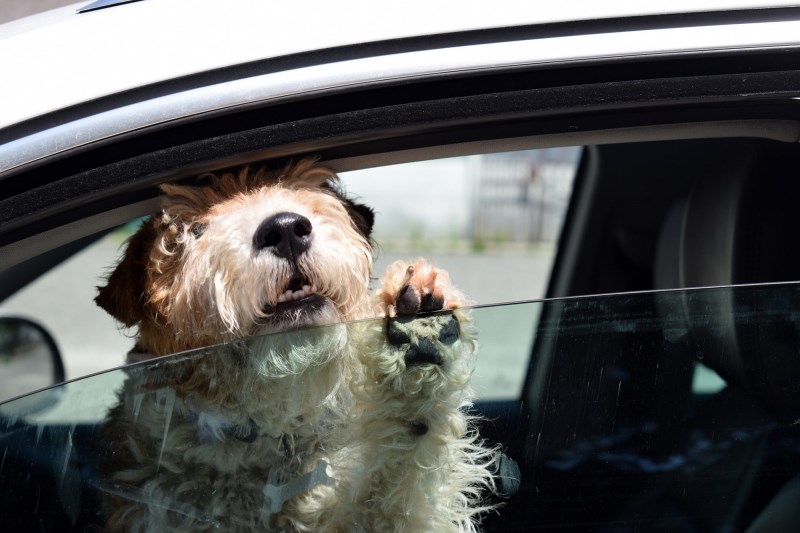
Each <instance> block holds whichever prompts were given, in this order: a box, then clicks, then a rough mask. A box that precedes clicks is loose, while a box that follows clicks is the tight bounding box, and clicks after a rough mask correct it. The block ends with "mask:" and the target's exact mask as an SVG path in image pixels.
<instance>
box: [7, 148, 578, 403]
mask: <svg viewBox="0 0 800 533" xmlns="http://www.w3.org/2000/svg"><path fill="white" fill-rule="evenodd" d="M580 153H581V149H580V148H577V147H571V148H555V149H543V150H529V151H522V152H511V153H503V154H486V155H478V156H471V157H456V158H448V159H440V160H433V161H423V162H416V163H409V164H402V165H392V166H386V167H379V168H373V169H367V170H360V171H353V172H343V173H341V178H342V181H343V183H344V185H345V188H346V189H347V191H348V193H350V194H352V195H354V196H356V197H359V198H361V200H362V201H363V202H364V203H366V204H367V205H370V206H371V207H373V208H374V209H375V211H376V226H375V232H374V240H375V241H376V243H377V247H376V250H375V256H376V260H375V264H374V268H373V277H374V278H375V280H374V281H373V285H376V282H377V280H378V279H379V278H380V276H381V275H382V273H383V272H384V270H385V269H386V267H387V266H388V265H389V264H390V263H392V262H394V261H395V260H397V259H413V258H415V257H418V256H423V257H425V258H427V259H429V260H431V261H433V263H434V264H436V265H437V266H439V267H441V268H444V269H446V270H448V271H449V272H450V275H451V278H452V279H453V281H454V283H456V284H457V285H458V286H459V288H460V289H461V290H462V291H463V292H465V293H466V294H467V295H468V297H469V298H471V299H472V300H473V301H475V302H476V303H480V304H488V303H495V302H506V301H520V300H529V299H533V298H541V297H543V296H544V292H545V289H546V284H547V281H548V279H549V276H550V269H551V267H552V262H553V257H554V254H555V249H556V242H557V239H558V236H559V232H560V228H561V225H562V222H563V219H564V216H565V213H566V207H567V203H568V201H569V197H570V193H571V191H572V182H573V179H574V177H575V173H576V170H577V164H578V159H579V157H580ZM136 224H137V222H132V223H131V224H129V225H128V226H125V227H124V228H121V229H119V230H117V231H115V232H113V233H110V234H109V235H107V236H106V237H104V238H102V239H100V240H99V241H97V242H96V243H94V244H92V245H90V246H89V247H87V248H86V249H84V250H83V251H81V252H79V253H78V254H76V255H75V256H73V257H72V258H70V259H69V260H67V261H65V262H64V263H63V264H61V265H58V266H57V267H55V268H53V269H52V270H51V271H50V272H47V273H46V274H45V275H43V276H41V277H40V278H39V279H37V280H36V281H34V282H33V283H31V284H29V285H28V286H27V287H25V288H23V289H22V290H20V291H19V292H17V293H16V294H14V295H13V296H12V297H11V298H8V299H7V300H5V301H4V302H2V304H0V311H2V312H5V313H8V314H18V315H22V316H26V317H30V318H33V319H35V320H37V321H39V322H40V323H41V324H42V325H43V326H44V327H45V328H46V329H48V330H49V331H50V332H51V333H52V335H53V336H54V338H55V341H56V343H57V344H58V346H59V347H60V349H61V351H62V353H63V358H64V366H65V370H66V376H67V378H68V379H70V378H76V377H79V376H84V375H87V374H91V373H93V372H98V371H102V370H106V369H108V368H113V367H115V366H118V365H121V364H123V362H124V358H125V354H126V353H127V352H128V350H130V349H131V347H132V345H133V342H134V341H133V337H134V336H135V331H133V330H124V329H120V327H119V325H118V324H116V323H115V322H114V320H113V319H112V318H111V317H110V316H108V315H107V314H106V313H105V312H104V311H102V310H101V309H100V308H98V307H97V306H96V305H95V303H94V301H93V299H94V297H95V287H96V286H97V285H100V284H101V282H102V280H103V278H104V276H105V275H107V273H108V272H109V271H110V270H111V268H112V267H113V266H114V264H115V263H116V261H117V260H118V257H119V255H120V254H121V252H122V246H123V243H124V242H125V239H126V238H127V237H129V236H130V235H131V234H132V233H133V231H134V230H135V228H136ZM508 279H515V280H516V281H515V282H514V283H508ZM534 318H535V317H534V316H533V315H530V314H529V316H524V317H523V316H522V315H518V316H514V317H513V319H512V322H511V323H513V324H517V325H518V327H519V328H520V329H521V330H525V331H528V332H529V337H528V338H526V339H524V340H520V341H519V342H520V347H522V346H525V347H526V348H527V349H530V346H531V344H530V342H531V339H532V335H533V333H532V331H533V327H532V326H533V324H534ZM523 351H524V350H522V348H520V350H519V353H520V354H522V355H521V356H520V358H518V359H517V360H515V361H513V362H512V361H511V360H510V359H504V362H503V363H502V364H501V365H499V366H498V367H497V369H498V373H497V375H496V376H494V377H492V378H487V379H486V380H484V383H483V384H482V385H481V386H480V387H478V390H479V393H480V394H481V395H482V396H487V397H508V396H514V395H518V394H519V391H520V390H521V389H520V387H521V379H522V378H521V376H522V374H523V370H524V367H525V365H526V364H527V354H524V353H523ZM11 396H12V394H10V393H9V394H7V395H4V394H3V392H2V391H0V400H1V399H7V398H10V397H11Z"/></svg>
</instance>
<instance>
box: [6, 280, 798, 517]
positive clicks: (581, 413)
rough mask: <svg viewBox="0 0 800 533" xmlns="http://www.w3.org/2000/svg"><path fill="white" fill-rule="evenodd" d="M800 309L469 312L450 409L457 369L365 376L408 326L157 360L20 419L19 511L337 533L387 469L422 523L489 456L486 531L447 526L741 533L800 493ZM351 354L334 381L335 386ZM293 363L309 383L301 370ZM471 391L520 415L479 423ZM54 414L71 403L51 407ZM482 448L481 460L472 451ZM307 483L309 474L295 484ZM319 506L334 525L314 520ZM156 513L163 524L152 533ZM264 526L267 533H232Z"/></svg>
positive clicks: (790, 299)
mask: <svg viewBox="0 0 800 533" xmlns="http://www.w3.org/2000/svg"><path fill="white" fill-rule="evenodd" d="M798 303H800V285H798V284H776V285H762V286H746V287H736V288H713V289H699V290H687V291H666V292H646V293H638V294H624V295H613V296H597V297H587V298H577V299H564V300H550V301H540V302H527V303H517V304H508V305H499V306H487V307H478V308H473V309H469V310H463V311H464V314H463V316H462V317H461V318H460V321H461V327H467V325H468V323H469V327H472V328H474V329H475V330H476V331H477V338H478V348H477V351H476V355H475V356H474V357H473V356H472V355H470V357H469V358H467V359H466V360H465V365H466V366H464V369H465V371H464V373H463V383H462V382H459V384H458V385H452V383H453V380H452V379H450V378H452V376H453V375H455V374H452V375H449V377H448V378H447V379H449V380H450V381H447V383H449V384H450V385H448V386H451V385H452V387H451V389H448V390H449V391H450V392H442V391H443V390H444V388H445V386H444V385H442V383H444V381H437V380H440V378H441V376H442V375H443V372H444V371H442V370H441V367H436V364H432V365H431V364H429V365H427V366H426V365H419V374H418V375H416V377H415V379H416V380H417V381H416V382H415V383H417V385H416V388H414V387H411V388H406V389H403V393H402V394H399V393H397V391H398V390H399V389H398V388H394V389H393V388H392V387H395V386H394V385H392V386H389V385H387V383H388V382H387V381H385V380H383V381H382V379H383V378H376V377H375V376H376V375H381V376H382V375H383V374H370V373H369V372H367V371H363V370H362V369H361V367H360V366H359V365H365V366H366V367H370V365H371V364H372V362H371V361H372V360H370V359H369V358H368V357H371V356H365V353H366V352H364V350H365V348H364V346H365V344H364V343H363V342H362V341H363V339H365V338H368V337H369V335H370V333H369V332H370V331H372V332H374V331H380V332H387V331H388V332H389V334H391V332H392V328H393V327H394V326H392V325H391V323H392V322H391V320H388V319H379V320H371V321H361V322H353V323H347V324H339V325H334V326H325V327H320V328H310V329H304V330H296V331H291V332H286V333H280V334H274V335H269V336H265V337H259V338H253V339H249V340H245V341H238V342H232V343H228V344H224V345H220V346H214V347H210V348H205V349H201V350H196V351H191V352H186V353H181V354H177V355H172V356H167V357H163V358H159V359H154V360H148V361H145V362H142V363H139V364H135V365H131V366H128V367H125V368H121V369H117V370H113V371H109V372H105V373H102V374H98V375H94V376H90V377H86V378H83V379H80V380H76V381H73V382H69V383H65V384H63V385H60V386H58V387H54V388H52V389H49V390H45V391H41V392H38V393H35V394H33V395H31V396H27V397H23V398H20V399H17V400H15V401H11V402H7V403H5V404H2V405H0V416H2V418H0V438H1V439H2V440H0V450H2V453H1V454H0V455H2V466H0V474H1V475H0V479H2V483H1V484H0V500H2V501H3V504H2V509H0V510H1V511H2V516H3V519H4V521H5V523H7V524H8V523H11V524H15V525H17V526H19V527H20V528H27V527H29V526H30V527H34V525H38V524H43V525H44V528H45V529H48V530H80V529H81V528H83V527H86V526H87V525H90V524H97V525H100V524H102V523H104V522H105V521H106V520H107V517H108V516H113V517H114V519H115V520H116V521H117V522H116V524H117V525H118V526H119V525H120V524H122V528H123V529H124V526H125V524H126V520H139V521H138V522H136V523H137V524H145V527H144V529H152V528H149V527H147V524H148V523H151V524H155V523H159V522H158V521H157V520H156V518H154V516H155V517H161V518H160V519H164V520H166V522H163V523H170V524H173V525H174V524H178V525H181V524H182V525H184V526H186V525H187V524H192V526H191V527H192V528H194V527H197V528H199V529H204V528H209V529H213V528H220V527H222V528H223V529H226V528H230V529H231V530H238V529H242V530H246V529H247V527H246V526H242V524H251V525H252V524H253V523H260V524H262V525H263V524H270V525H271V526H275V524H276V523H279V522H276V520H278V521H279V520H281V518H280V517H282V516H284V514H285V513H287V512H288V511H287V510H291V513H296V514H297V516H301V518H297V520H300V519H303V520H311V521H312V522H313V520H325V519H327V518H326V517H329V516H332V514H336V513H334V512H333V511H330V510H328V511H324V510H321V509H323V508H325V506H326V505H328V504H329V503H330V502H329V500H327V499H326V498H328V497H330V498H334V499H336V498H342V494H341V493H339V492H337V490H338V489H339V487H340V485H343V484H347V483H350V485H348V487H349V488H348V489H347V490H348V491H349V492H347V494H348V496H347V498H345V500H346V503H341V502H342V501H344V500H340V499H339V500H336V501H339V502H340V503H339V507H340V508H341V509H346V512H347V513H349V514H348V515H347V516H352V517H356V516H362V515H360V514H358V513H360V512H361V509H362V508H369V507H370V503H369V502H370V501H372V500H370V498H366V497H364V494H365V493H363V492H359V491H360V490H362V489H361V488H356V485H355V484H354V482H353V479H354V478H355V477H359V476H361V477H363V478H366V479H371V480H373V481H372V482H374V483H377V481H374V480H376V479H382V478H381V477H380V476H381V475H382V474H381V475H379V473H376V472H377V470H370V469H375V468H377V467H375V464H376V461H378V462H380V464H382V465H383V464H391V465H392V469H393V470H392V472H393V473H392V476H394V477H393V478H392V479H394V480H396V485H392V487H393V489H392V490H388V489H387V488H386V487H383V488H382V489H381V491H380V492H381V494H383V496H385V497H386V498H389V495H391V497H398V498H400V499H401V500H402V501H404V502H405V503H404V504H403V505H407V506H409V508H415V507H414V505H417V504H416V503H414V502H412V501H410V500H408V496H407V495H406V496H398V492H397V491H400V492H402V491H403V490H404V489H403V483H405V482H406V481H407V479H406V472H408V471H411V470H414V469H415V468H418V467H419V466H420V465H421V464H422V465H424V464H435V465H437V466H436V467H435V468H431V469H429V470H431V471H436V472H438V474H437V476H440V477H438V478H437V479H438V480H439V481H437V483H438V482H442V481H443V480H444V481H447V482H448V483H449V482H450V481H452V480H450V479H449V477H448V476H453V475H454V474H453V472H454V471H455V469H458V468H461V467H460V466H458V465H462V466H463V463H461V462H459V461H460V459H458V457H460V455H459V454H464V453H467V452H469V453H473V452H474V453H476V455H474V456H473V458H477V459H475V461H477V462H478V463H480V462H481V461H484V462H485V466H486V468H487V471H489V472H490V476H491V479H489V480H487V479H483V478H481V475H482V474H481V473H480V472H478V471H477V470H470V469H469V468H466V467H464V468H465V469H464V470H463V471H460V472H461V473H460V474H459V475H463V476H469V475H474V476H475V478H474V479H466V480H464V479H460V481H459V482H460V483H461V485H459V486H461V487H462V489H461V490H462V491H463V493H462V499H461V500H460V501H462V502H467V503H468V505H469V506H471V508H472V510H471V511H469V512H467V511H464V510H463V509H461V510H460V511H453V510H452V509H450V510H449V511H448V512H451V513H455V514H456V515H458V514H459V513H461V515H464V516H466V515H469V520H475V521H479V520H484V521H488V523H489V524H490V525H491V526H492V528H495V529H503V528H506V527H507V528H509V529H513V528H514V527H523V526H524V527H525V528H540V529H549V528H553V527H565V526H571V527H577V528H579V529H580V528H583V527H589V526H590V525H591V526H592V527H594V526H597V525H599V526H600V530H608V531H611V530H617V529H614V527H617V526H619V525H620V524H622V525H624V526H625V528H630V527H644V528H645V529H646V530H652V528H655V527H660V528H666V529H667V530H671V528H672V529H674V528H676V527H677V528H678V529H680V530H683V529H682V526H681V524H690V525H693V527H697V528H698V530H708V529H714V530H719V529H724V527H723V526H725V527H727V526H730V527H732V528H733V529H739V528H740V526H741V525H742V524H749V523H751V522H753V521H754V520H759V519H760V518H759V517H760V516H761V512H762V511H763V510H764V508H766V507H767V506H768V505H770V504H771V502H773V499H774V498H775V497H776V495H777V494H779V493H780V492H781V490H784V488H785V487H787V486H789V484H791V482H792V480H793V479H795V477H796V476H798V474H800V454H798V452H800V433H798V430H797V429H796V428H797V427H798V426H797V425H796V420H797V419H798V407H799V406H798V405H797V404H798V403H800V396H798V394H797V388H798V385H797V384H798V383H800V381H799V380H798V375H800V372H798V369H800V361H799V360H798V357H797V350H798V346H800V343H799V342H798V341H800V305H798ZM459 313H461V311H459ZM449 315H450V313H441V314H437V315H434V316H438V317H448V316H449ZM537 317H538V325H537V329H536V330H535V331H531V330H530V324H532V323H535V322H536V318H537ZM424 319H425V317H421V318H413V319H403V320H404V321H405V322H413V321H415V320H424ZM442 320H444V321H445V322H444V323H445V324H446V323H447V320H449V319H446V318H442ZM405 322H404V324H405ZM404 327H405V326H404ZM403 331H406V330H403ZM444 336H445V334H444V333H442V334H440V338H444ZM414 342H416V341H413V340H410V341H409V343H411V344H412V345H413V344H414ZM419 346H422V343H419ZM419 346H418V347H419ZM356 347H357V348H358V350H360V351H361V353H351V352H350V351H348V350H352V349H355V348H356ZM531 347H533V348H531ZM346 352H347V353H348V355H347V356H346V357H345V361H346V363H345V365H344V366H341V365H339V363H335V364H336V365H339V366H336V372H335V373H334V374H331V373H325V372H317V371H316V370H314V369H315V368H316V369H319V368H323V367H325V365H329V364H334V363H332V361H333V359H334V358H333V356H332V354H338V355H337V357H340V356H341V355H340V354H343V353H346ZM369 353H374V352H369ZM288 354H291V357H293V358H297V359H298V360H300V359H303V357H305V358H306V359H305V362H304V363H302V364H301V365H299V366H292V365H286V364H284V363H283V362H282V359H281V357H288ZM309 354H316V355H309ZM319 354H322V356H321V358H317V357H318V356H319ZM341 357H344V356H341ZM365 357H366V358H365ZM348 358H349V359H348ZM406 362H407V364H409V367H410V363H408V359H406ZM382 364H386V365H389V364H390V363H385V362H384V363H382ZM392 364H393V363H392ZM348 365H352V367H351V366H348ZM423 367H425V368H427V369H428V370H425V371H424V372H423V370H422V368H423ZM370 368H371V367H370ZM414 368H417V367H416V366H415V367H414ZM430 368H434V370H432V371H430V372H429V370H430ZM520 368H525V369H526V370H523V371H521V370H520ZM473 370H474V372H473ZM362 372H363V373H362ZM386 372H389V371H386ZM425 372H428V373H425ZM459 375H460V376H462V374H459ZM365 376H366V377H365ZM459 379H461V378H459ZM332 380H333V381H332ZM429 384H433V385H431V387H428V385H429ZM396 387H400V386H399V385H397V386H396ZM403 387H408V383H407V382H404V384H403ZM469 388H471V389H473V390H478V391H482V390H484V391H485V390H489V389H491V390H495V391H502V392H503V394H494V395H491V396H493V397H494V398H495V399H493V400H492V401H480V402H478V403H477V404H476V405H474V406H473V407H469V398H470V394H468V393H467V392H466V391H467V389H469ZM456 389H458V391H459V392H458V393H457V394H456V395H455V396H452V397H451V396H447V395H448V394H451V393H452V391H453V390H456ZM365 395H366V396H365ZM437 395H442V396H441V398H445V397H446V398H449V399H452V398H456V399H457V401H458V402H459V404H457V405H455V406H450V407H452V409H453V411H452V412H448V414H447V416H448V417H450V418H448V422H447V424H450V425H448V427H449V428H450V429H448V431H447V432H445V433H441V434H437V435H438V437H436V439H438V440H436V439H434V438H433V437H432V436H431V435H432V433H434V432H435V428H436V427H437V426H436V420H437V416H438V414H437V413H435V412H425V411H424V410H425V405H428V403H426V402H428V400H430V398H433V397H437V398H439V396H437ZM41 396H50V397H51V399H50V401H48V402H41V401H39V402H36V401H33V400H34V399H36V397H41ZM422 396H424V397H425V402H422V403H420V402H419V401H418V400H419V399H420V398H421V397H422ZM448 401H449V400H448ZM31 405H35V406H38V407H37V408H36V409H34V408H32V407H30V406H31ZM42 405H49V407H45V408H41V406H42ZM437 405H440V406H445V405H449V404H447V401H445V402H444V403H441V404H437ZM409 406H410V407H409ZM450 407H439V408H437V409H450ZM376 413H379V416H376ZM398 413H404V414H403V416H406V419H405V421H404V422H403V424H405V425H403V424H399V425H398V423H397V421H396V420H394V418H393V417H395V416H400V415H399V414H398ZM457 413H462V414H463V413H467V416H464V417H463V418H458V417H457V416H456V414H457ZM459 421H460V422H459ZM378 422H380V424H379V423H378ZM462 423H463V424H465V425H463V426H460V425H459V424H462ZM370 424H372V425H370ZM400 426H402V427H403V428H405V429H404V430H403V431H405V432H406V433H407V434H406V433H403V436H402V438H401V437H397V432H398V431H399V430H398V427H400ZM365 427H369V428H371V430H369V431H366V430H365V429H364V428H365ZM469 428H471V429H469ZM382 432H383V433H382ZM408 435H411V437H408ZM443 435H449V437H445V436H443ZM465 435H468V436H469V435H472V436H471V437H469V439H468V440H469V443H470V444H469V446H466V447H465V446H460V445H459V446H456V445H454V444H453V443H454V442H461V441H459V440H458V439H460V438H464V436H465ZM477 435H480V436H479V437H478V436H477ZM389 437H391V438H389ZM427 437H430V440H429V441H425V440H424V439H425V438H427ZM407 438H408V439H411V440H404V439H407ZM309 439H310V440H313V441H314V443H313V445H307V444H308V442H309ZM387 439H388V440H387ZM414 439H421V440H419V441H417V440H414ZM448 439H452V440H448ZM418 442H428V444H427V445H426V446H428V447H426V448H424V449H423V448H417V447H418V446H421V445H419V444H417V443H418ZM470 446H472V447H470ZM478 449H479V451H480V453H478V451H476V450H478ZM409 450H411V451H412V452H413V453H411V452H409ZM406 452H409V453H411V455H409V453H406ZM481 453H482V454H484V455H481ZM434 455H435V456H436V459H431V457H433V456H434ZM376 457H377V458H378V459H376ZM487 457H488V459H487ZM428 461H429V462H430V463H428ZM487 461H488V462H487ZM290 463H291V464H296V465H302V467H301V468H300V469H295V470H292V471H291V472H293V473H291V474H288V473H287V472H288V470H286V469H284V470H281V468H284V467H283V466H281V467H278V466H276V465H278V464H280V465H286V464H290ZM341 465H346V466H347V467H346V468H342V466H341ZM448 465H449V466H448ZM453 465H456V466H453ZM426 472H428V474H429V473H430V472H429V471H426ZM743 476H744V477H743ZM456 477H458V476H456ZM419 479H422V478H419ZM425 479H428V478H425ZM742 479H744V480H742ZM798 479H800V478H798ZM393 483H394V482H393ZM431 483H433V485H430V486H427V487H425V486H423V487H416V488H415V489H414V490H413V491H412V492H414V493H415V494H416V493H421V494H427V493H426V492H425V491H426V490H431V487H432V486H439V485H436V484H435V483H434V482H432V481H431ZM368 484H369V483H368ZM441 486H444V485H441ZM448 486H449V485H448ZM359 487H361V485H359ZM362 488H363V487H362ZM364 490H367V489H364ZM369 490H372V489H369ZM369 490H367V492H369ZM326 494H327V495H328V496H325V495H326ZM330 494H335V496H330ZM700 495H702V497H701V496H700ZM383 496H382V497H383ZM348 498H349V499H348ZM360 498H361V499H360ZM245 500H246V501H247V502H248V503H247V504H246V505H244V504H242V502H243V501H245ZM231 501H236V502H239V504H238V505H232V504H231ZM312 501H314V502H316V505H319V507H318V508H315V509H316V510H313V509H312V510H309V509H310V508H308V509H306V508H303V509H301V507H302V505H301V503H299V502H305V503H306V504H308V505H311V503H309V502H312ZM437 501H438V500H437ZM226 502H227V503H226ZM499 502H504V503H503V506H501V507H498V508H497V510H496V511H495V512H494V513H489V514H487V513H485V512H484V511H486V510H487V509H492V508H494V506H495V505H496V504H497V503H499ZM417 503H419V502H417ZM387 505H388V504H387ZM420 505H421V504H420ZM117 507H121V508H123V509H125V511H124V512H123V513H122V514H119V513H116V514H115V508H117ZM142 508H146V509H147V511H146V512H145V514H147V516H149V518H148V519H147V520H151V521H152V522H146V520H145V519H142V518H134V517H135V516H136V514H137V513H138V512H140V510H141V509H142ZM304 509H305V510H304ZM342 512H344V511H342ZM443 512H444V511H443ZM148 513H149V514H148ZM237 513H238V514H237ZM247 513H250V514H251V515H253V516H255V518H253V520H255V522H247V521H245V522H242V523H233V522H232V521H234V520H239V519H242V520H250V518H247V519H244V518H241V516H242V515H247ZM303 513H311V515H313V516H314V518H313V520H312V519H311V518H308V516H306V515H305V514H303ZM314 513H318V514H314ZM326 513H328V514H326ZM331 513H332V514H331ZM292 516H295V515H292ZM276 517H277V518H276ZM504 517H506V518H505V520H506V522H504V521H503V520H504ZM294 519H295V518H292V520H294ZM353 519H354V520H355V518H353ZM396 519H397V520H401V517H400V515H398V516H397V518H396ZM143 520H145V521H143ZM403 520H405V518H403ZM9 521H10V522H9ZM319 523H322V522H319ZM476 523H477V522H476ZM237 524H238V525H237ZM350 525H351V526H352V527H356V526H357V524H350ZM200 526H202V527H200ZM706 526H708V527H706ZM14 527H16V526H14ZM37 527H38V526H37ZM176 527H177V526H176ZM186 527H189V526H186ZM12 528H13V527H12ZM603 528H605V529H603ZM192 530H195V529H192Z"/></svg>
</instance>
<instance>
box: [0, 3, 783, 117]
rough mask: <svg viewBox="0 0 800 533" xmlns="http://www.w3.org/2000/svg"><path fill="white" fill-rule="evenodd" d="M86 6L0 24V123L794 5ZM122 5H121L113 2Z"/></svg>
mask: <svg viewBox="0 0 800 533" xmlns="http://www.w3.org/2000/svg"><path fill="white" fill-rule="evenodd" d="M91 4H93V3H90V2H81V3H77V4H74V5H72V6H68V7H64V8H61V9H56V10H53V11H50V12H46V13H43V14H40V15H35V16H32V17H27V18H24V19H20V20H17V21H14V22H11V23H8V24H5V25H3V26H0V71H2V72H3V73H4V77H5V79H19V80H21V81H20V83H6V84H4V87H3V89H2V93H1V94H2V98H0V128H4V127H7V126H10V125H14V124H17V123H20V122H23V121H25V120H28V119H31V118H34V117H37V116H41V115H45V114H47V113H50V112H53V111H57V110H61V109H64V108H67V107H70V106H74V105H77V104H81V103H84V102H90V101H92V100H96V99H98V98H102V97H104V96H108V95H113V94H117V93H122V92H124V91H128V90H131V89H135V88H138V87H143V86H148V85H152V84H155V83H159V82H163V81H166V80H170V79H175V78H180V77H183V76H189V75H192V74H197V73H201V72H208V71H213V70H215V69H219V68H223V67H229V66H232V65H244V64H247V63H251V62H255V61H262V60H267V59H274V58H278V57H285V56H293V55H297V54H303V53H306V52H311V51H319V50H326V49H334V48H340V47H347V46H354V45H358V44H361V43H374V42H380V41H392V40H400V39H409V38H418V37H421V36H427V35H443V34H452V33H457V32H466V31H476V30H492V29H497V28H511V27H521V26H531V25H542V24H552V23H563V22H567V21H588V20H598V19H614V18H624V17H631V16H642V15H658V14H674V13H698V12H705V11H714V10H727V9H737V10H744V9H753V8H764V7H780V6H790V5H796V4H797V3H796V2H790V1H785V0H784V1H780V0H779V1H775V0H772V1H769V2H765V1H763V0H760V1H759V0H726V1H719V0H706V1H692V0H680V1H674V2H661V3H641V2H638V1H628V0H625V1H619V2H613V3H598V2H593V1H591V0H586V1H577V2H506V3H503V2H501V3H499V4H493V5H492V8H491V9H486V3H485V2H482V1H478V0H440V1H437V2H429V1H427V0H407V1H405V2H400V3H395V4H381V5H380V8H377V7H376V4H375V3H374V2H371V1H370V0H342V1H339V2H335V3H333V2H313V3H309V2H303V3H301V4H297V3H288V2H268V1H256V0H226V1H225V2H220V1H214V0H147V1H134V2H111V4H112V8H108V9H97V10H89V11H84V12H81V8H85V7H87V6H91ZM114 4H119V5H114Z"/></svg>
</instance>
